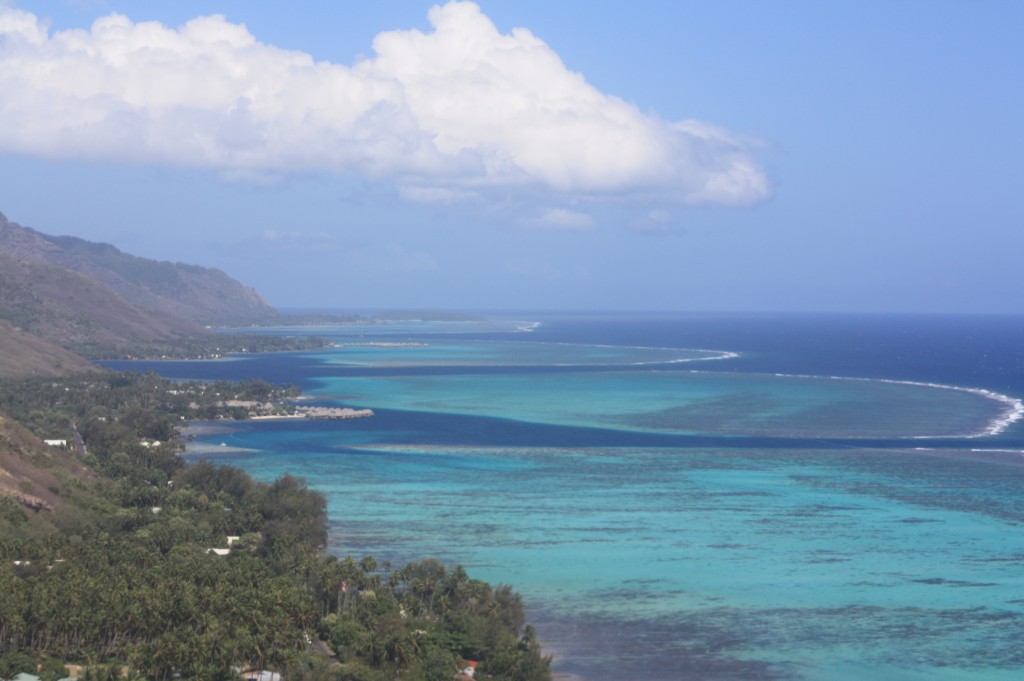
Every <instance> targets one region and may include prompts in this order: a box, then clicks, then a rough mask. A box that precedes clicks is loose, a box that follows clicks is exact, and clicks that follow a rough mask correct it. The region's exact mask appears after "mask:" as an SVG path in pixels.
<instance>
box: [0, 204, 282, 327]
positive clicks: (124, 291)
mask: <svg viewBox="0 0 1024 681" xmlns="http://www.w3.org/2000/svg"><path fill="white" fill-rule="evenodd" d="M0 254H4V255H8V256H10V257H14V258H17V259H20V260H27V261H32V262H40V263H46V264H49V265H54V266H57V267H61V268H64V269H69V270H73V271H75V272H78V273H80V274H83V275H85V276H87V277H89V278H90V279H92V280H94V281H96V282H97V283H99V284H101V285H103V286H104V287H106V288H108V289H110V290H111V291H113V292H114V293H116V294H117V295H119V296H120V297H121V298H123V299H124V300H126V301H129V302H131V303H133V304H135V305H138V306H140V307H143V308H146V309H151V310H159V311H161V312H164V313H167V314H171V315H175V316H179V317H184V318H185V319H190V320H192V321H194V322H198V323H202V324H206V323H223V322H233V323H241V322H251V321H257V320H263V319H267V318H271V317H274V316H276V315H277V311H276V310H274V308H272V307H271V306H270V305H268V304H267V302H266V301H265V300H263V298H262V297H260V295H259V294H258V293H256V291H254V290H253V289H251V288H248V287H246V286H243V285H242V284H240V283H239V282H237V281H235V280H234V279H232V278H231V277H230V276H228V275H227V274H225V273H224V272H222V271H221V270H218V269H214V268H209V267H200V266H197V265H186V264H183V263H171V262H166V261H159V260H151V259H149V258H140V257H137V256H134V255H130V254H128V253H124V252H122V251H120V250H118V249H117V248H115V247H114V246H111V245H110V244H104V243H96V242H92V241H86V240H84V239H79V238H77V237H72V236H50V235H47V234H43V233H41V232H37V231H35V230H33V229H29V228H27V227H22V226H21V225H18V224H17V223H14V222H10V221H9V220H8V219H7V218H6V217H5V216H4V215H3V214H2V213H0Z"/></svg>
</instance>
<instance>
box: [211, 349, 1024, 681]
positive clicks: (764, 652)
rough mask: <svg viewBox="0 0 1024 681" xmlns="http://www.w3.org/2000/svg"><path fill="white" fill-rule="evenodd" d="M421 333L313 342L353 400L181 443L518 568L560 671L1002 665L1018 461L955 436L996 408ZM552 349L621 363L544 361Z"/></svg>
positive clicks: (424, 541)
mask: <svg viewBox="0 0 1024 681" xmlns="http://www.w3.org/2000/svg"><path fill="white" fill-rule="evenodd" d="M429 342H430V345H429V346H427V347H426V348H424V347H417V346H405V347H399V346H395V347H381V346H369V347H367V346H361V347H358V346H357V347H353V346H350V347H346V348H339V349H338V350H336V351H333V352H332V353H327V356H319V357H317V359H318V360H319V361H321V362H323V363H322V364H321V365H320V366H322V371H321V374H322V375H320V376H319V377H318V378H315V380H314V384H315V385H316V386H317V387H316V389H315V390H313V391H311V392H312V394H314V395H318V396H319V397H321V398H322V399H325V400H329V399H332V396H340V399H339V403H343V404H349V405H355V406H368V407H372V408H374V409H375V410H377V412H378V414H377V416H376V417H374V418H373V419H367V420H364V421H358V422H322V421H318V422H308V423H306V422H298V423H296V422H263V423H245V424H239V425H235V426H232V427H231V429H230V430H228V431H224V432H209V433H207V434H205V435H201V436H200V438H199V440H198V442H197V443H196V445H195V448H194V453H196V455H206V456H210V455H217V454H219V455H221V456H223V457H224V460H226V461H230V462H231V463H235V464H237V465H240V466H242V467H243V468H245V469H247V470H249V471H250V472H251V473H253V474H254V475H256V476H258V477H260V478H265V479H271V478H273V477H276V476H278V475H280V474H282V473H284V472H291V473H294V474H298V475H301V476H303V477H305V478H306V479H307V481H308V482H309V483H310V484H311V485H312V486H314V487H316V488H317V489H319V490H320V491H322V492H323V493H324V494H325V495H326V496H327V499H328V503H329V515H330V518H331V546H330V549H331V550H332V551H335V552H337V553H340V554H347V553H353V554H356V555H362V554H365V553H372V554H374V555H376V556H378V557H380V558H384V559H389V560H392V561H394V562H395V563H396V564H397V563H399V562H402V561H405V560H408V559H412V558H418V557H422V556H427V555H430V556H436V557H439V558H441V559H443V560H445V561H448V562H452V563H462V564H464V565H466V566H467V568H468V569H469V571H470V573H471V574H472V575H473V576H476V577H480V578H483V579H487V580H491V581H494V582H505V583H511V584H513V585H515V586H516V588H517V589H518V590H519V591H520V592H522V593H523V595H524V597H525V598H526V600H527V603H528V605H529V607H530V613H531V618H532V619H533V620H534V621H536V623H537V625H538V627H539V630H540V632H541V635H542V638H543V640H544V641H545V643H546V645H548V646H549V647H550V648H551V649H552V650H553V651H555V653H556V655H557V658H556V671H558V672H560V673H564V674H568V675H573V676H578V677H580V678H585V679H591V680H593V681H602V680H604V679H609V680H610V679H624V678H625V679H632V678H641V677H642V678H649V679H753V678H793V679H820V680H829V679H925V678H928V679H982V680H986V679H990V680H996V679H999V680H1002V679H1011V678H1014V679H1015V678H1020V677H1021V674H1022V672H1024V652H1022V651H1021V650H1020V647H1019V641H1020V640H1021V636H1022V635H1024V570H1022V567H1024V533H1022V532H1021V523H1022V521H1024V484H1022V483H1024V467H1022V466H1021V465H1020V460H1021V458H1022V457H1021V455H1020V454H1019V452H1018V453H993V452H971V451H970V448H971V447H976V448H980V447H982V446H983V447H984V448H988V449H993V448H997V446H998V445H999V443H1000V442H1001V441H1000V440H999V438H995V439H991V438H990V439H985V440H981V441H978V440H970V439H964V440H960V441H959V442H960V444H959V445H957V442H958V441H957V439H956V438H955V437H953V436H956V435H964V434H969V433H976V432H978V431H979V429H981V428H983V427H984V426H985V425H986V424H987V423H990V422H991V421H992V420H993V419H995V418H996V417H998V416H999V415H1000V414H1001V413H1002V412H1003V411H1005V409H1006V404H1004V403H999V402H996V401H994V400H992V399H989V398H987V397H984V396H981V395H978V394H975V393H969V392H962V391H955V390H949V389H943V388H935V387H927V386H922V385H911V384H906V383H887V382H875V381H851V380H835V379H828V378H808V377H795V376H775V375H771V374H737V373H732V374H729V373H724V372H720V371H711V370H707V371H705V370H703V368H702V370H701V371H699V372H696V373H693V372H691V371H690V369H691V368H692V367H693V365H685V368H681V367H676V370H670V368H668V367H664V366H661V367H645V368H642V369H638V368H637V367H636V366H631V365H635V362H636V361H649V360H642V359H638V357H644V356H647V357H649V356H650V355H649V354H647V353H650V350H647V349H639V348H636V349H629V348H619V349H615V350H614V351H611V352H610V353H609V351H608V350H607V349H604V348H600V347H597V346H576V347H570V346H565V345H563V346H560V347H558V348H557V349H556V348H554V347H536V348H524V347H521V345H523V344H511V343H509V344H505V343H493V342H477V341H470V340H457V341H456V342H442V341H439V340H438V339H437V338H436V337H431V338H430V340H429ZM677 352H678V351H677ZM602 353H606V354H605V362H601V361H598V360H599V359H600V357H601V354H602ZM354 356H358V359H357V361H349V360H351V359H352V357H354ZM309 359H310V358H308V357H306V358H296V359H295V361H296V362H308V361H309ZM566 359H571V360H574V362H575V363H577V364H579V365H585V366H591V365H600V364H603V363H608V362H612V363H621V364H622V365H623V370H621V371H618V370H617V371H608V370H595V369H585V370H584V369H581V370H571V371H570V370H557V371H556V370H554V368H555V366H556V365H559V364H564V363H565V360H566ZM282 361H284V360H282ZM724 362H728V360H724ZM346 364H348V365H358V366H360V367H363V368H367V367H371V368H372V367H379V368H381V369H382V370H385V371H382V372H377V373H374V372H373V371H370V372H369V373H363V374H358V375H356V374H344V373H343V372H342V370H343V369H344V365H346ZM715 364H716V363H715V362H710V363H707V365H708V368H709V369H711V368H714V365H715ZM430 366H436V367H441V368H436V369H435V370H433V371H426V372H425V371H422V370H423V369H424V368H425V367H430ZM403 367H405V368H408V369H410V371H408V372H403ZM445 367H447V368H450V369H453V371H448V370H447V369H445ZM466 367H471V368H473V369H474V371H472V372H470V373H460V372H459V371H460V370H461V369H465V368H466ZM487 367H491V369H488V368H487ZM413 369H415V371H413ZM938 435H944V436H949V437H948V438H947V439H946V440H945V441H936V442H932V441H924V440H920V441H918V440H909V439H907V438H913V437H915V436H938ZM651 438H654V439H651ZM865 439H869V440H871V442H870V443H868V444H865V442H864V441H865ZM882 440H888V441H890V445H888V446H882V445H883V444H884V443H881V444H880V442H879V441H882ZM221 443H224V446H223V447H222V446H221Z"/></svg>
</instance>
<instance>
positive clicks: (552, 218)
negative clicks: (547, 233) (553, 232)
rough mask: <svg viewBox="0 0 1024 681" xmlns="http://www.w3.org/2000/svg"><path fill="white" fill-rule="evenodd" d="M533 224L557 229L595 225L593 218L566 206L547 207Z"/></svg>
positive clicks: (587, 227)
mask: <svg viewBox="0 0 1024 681" xmlns="http://www.w3.org/2000/svg"><path fill="white" fill-rule="evenodd" d="M534 224H536V225H539V226H541V227H554V228H557V229H575V230H589V229H593V228H594V227H595V225H594V218H592V217H590V215H588V214H587V213H583V212H580V211H578V210H569V209H568V208H548V209H547V210H545V211H544V213H543V214H542V215H541V216H540V218H538V219H537V220H536V221H535V222H534Z"/></svg>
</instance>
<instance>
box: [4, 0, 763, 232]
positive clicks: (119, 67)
mask: <svg viewBox="0 0 1024 681" xmlns="http://www.w3.org/2000/svg"><path fill="white" fill-rule="evenodd" d="M429 17H430V22H431V24H432V26H433V30H432V31H431V32H427V33H424V32H422V31H418V30H411V31H390V32H385V33H381V34H380V35H378V36H377V37H376V39H375V40H374V43H373V48H374V52H375V55H374V56H373V57H371V58H369V59H366V60H363V61H361V62H359V63H356V64H355V65H353V66H351V67H348V66H344V65H339V64H332V63H329V62H317V61H314V59H313V58H312V57H311V56H310V55H308V54H306V53H303V52H296V51H289V50H284V49H280V48H277V47H274V46H272V45H267V44H263V43H260V42H259V41H257V39H256V38H255V37H254V36H253V35H251V34H250V33H249V31H248V30H247V29H246V27H245V26H244V25H241V24H233V23H230V22H228V21H226V20H225V19H224V17H222V16H209V17H200V18H197V19H194V20H192V21H190V22H188V23H186V24H185V25H183V26H181V27H179V28H176V29H175V28H170V27H167V26H164V25H162V24H160V23H156V22H142V23H134V22H132V21H131V20H129V19H128V18H127V17H124V16H122V15H119V14H111V15H109V16H106V17H103V18H100V19H98V20H97V21H96V22H94V24H93V25H92V27H91V28H90V29H89V30H67V31H59V32H55V33H52V34H51V33H50V32H49V30H48V29H47V27H46V25H45V23H44V22H43V21H41V20H40V19H39V18H38V17H36V16H35V15H33V14H31V13H29V12H26V11H22V10H19V9H16V8H11V7H5V6H4V5H2V4H0V153H19V154H28V155H36V156H43V157H49V158H57V159H60V158H87V159H107V160H114V161H121V162H137V163H167V164H176V165H182V166H192V167H207V168H215V169H218V170H220V171H221V172H222V173H223V174H224V175H225V176H226V177H236V178H237V177H241V178H245V177H255V178H267V177H276V176H279V175H281V174H286V173H289V172H305V171H328V172H341V173H355V174H359V175H363V176H367V177H370V178H373V179H384V180H389V181H394V182H396V183H397V184H398V186H399V192H400V195H401V196H403V198H405V199H406V200H412V201H443V202H452V201H464V200H467V199H479V198H486V197H488V196H501V197H503V198H504V197H507V196H509V194H510V193H512V194H516V193H517V192H523V194H524V195H529V196H531V197H536V196H537V194H538V192H539V193H540V194H541V195H543V196H544V197H547V200H548V201H549V202H555V201H558V200H564V201H566V202H569V201H573V200H575V201H580V200H602V199H606V198H626V199H637V200H649V199H651V198H652V197H654V198H657V199H659V200H662V201H672V202H679V203H720V204H745V203H752V202H756V201H759V200H761V199H763V198H765V197H766V196H767V195H768V193H769V185H768V181H767V179H766V177H765V175H764V173H763V172H762V171H761V170H760V169H759V168H758V166H757V164H756V162H755V161H754V159H753V158H752V156H751V155H750V152H749V150H748V146H747V145H746V144H745V143H744V142H742V141H741V140H739V139H737V138H736V137H734V136H732V135H730V134H729V133H728V132H726V131H724V130H721V129H719V128H716V127H714V126H711V125H707V124H704V123H700V122H698V121H679V122H668V121H663V120H661V119H659V118H657V117H655V116H652V115H648V114H644V113H642V112H641V111H640V110H639V109H638V108H637V107H636V106H634V105H633V104H630V103H628V102H626V101H624V100H622V99H619V98H617V97H614V96H611V95H607V94H604V93H601V92H599V91H598V90H596V89H595V88H593V87H592V86H591V85H589V84H588V83H587V82H586V80H585V79H584V78H583V76H582V75H580V74H578V73H574V72H572V71H569V70H568V69H566V67H565V65H564V64H563V63H562V62H561V60H560V59H559V57H558V55H557V54H556V53H555V52H554V51H553V50H552V49H551V48H550V47H549V46H548V45H546V44H545V43H544V42H543V41H541V40H540V39H538V38H537V37H535V36H534V35H533V34H532V33H530V31H528V30H526V29H523V28H519V29H514V30H513V31H512V32H511V33H510V34H502V33H500V32H499V31H498V30H497V29H496V28H495V26H494V24H493V23H492V22H491V21H490V20H489V19H488V18H487V17H486V16H485V15H484V14H483V13H482V12H481V11H480V8H479V7H478V6H477V5H475V4H473V3H469V2H449V3H448V4H446V5H443V6H435V7H433V8H432V9H431V10H430V13H429ZM572 213H573V211H564V212H563V213H561V214H560V213H552V214H551V215H550V216H549V218H548V221H549V223H551V224H555V223H557V222H558V221H559V219H562V221H563V225H562V226H565V227H570V228H576V229H578V228H580V225H581V222H580V220H579V219H578V218H574V217H573V215H572ZM560 216H561V217H560Z"/></svg>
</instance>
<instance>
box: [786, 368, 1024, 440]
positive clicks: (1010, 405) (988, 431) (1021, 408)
mask: <svg viewBox="0 0 1024 681" xmlns="http://www.w3.org/2000/svg"><path fill="white" fill-rule="evenodd" d="M775 375H776V376H781V377H788V378H819V379H820V378H827V379H830V380H833V381H863V382H868V383H870V382H874V383H891V384H894V385H911V386H917V387H919V388H937V389H939V390H953V391H956V392H961V393H969V394H971V395H978V396H980V397H985V398H988V399H990V400H995V401H996V402H999V403H1001V404H1002V405H1003V406H1004V407H1005V409H1006V411H1005V412H1004V413H1003V415H1002V416H1001V417H999V418H996V419H993V420H992V421H990V422H989V424H988V426H986V427H985V428H983V429H982V430H979V431H977V432H975V433H968V434H966V435H910V436H907V437H908V438H910V439H913V440H933V439H941V438H950V437H953V438H978V437H992V436H995V435H999V434H1000V433H1003V432H1005V431H1006V429H1007V428H1009V427H1010V426H1011V425H1013V424H1014V423H1016V422H1017V421H1019V420H1021V419H1022V418H1024V401H1022V400H1019V399H1017V398H1016V397H1010V396H1009V395H1004V394H1002V393H997V392H995V391H993V390H986V389H985V388H967V387H964V386H959V385H948V384H946V383H928V382H925V381H901V380H898V379H895V378H863V377H858V376H814V375H810V374H778V373H777V374H775Z"/></svg>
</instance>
